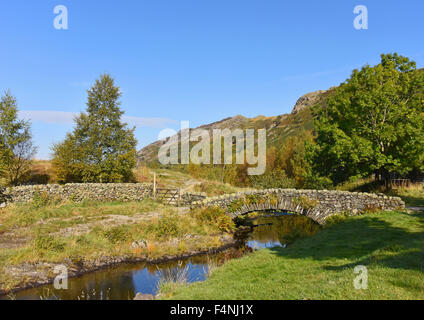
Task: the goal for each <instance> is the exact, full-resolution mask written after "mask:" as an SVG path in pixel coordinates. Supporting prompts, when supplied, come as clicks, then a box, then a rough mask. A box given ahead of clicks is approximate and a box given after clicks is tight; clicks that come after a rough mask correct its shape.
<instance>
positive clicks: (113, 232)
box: [102, 226, 130, 244]
mask: <svg viewBox="0 0 424 320" xmlns="http://www.w3.org/2000/svg"><path fill="white" fill-rule="evenodd" d="M102 235H103V237H105V238H106V239H107V240H108V241H110V242H111V243H113V244H117V243H119V242H124V241H127V240H128V239H129V236H130V234H129V230H128V227H127V226H119V227H113V228H110V229H107V230H103V231H102Z"/></svg>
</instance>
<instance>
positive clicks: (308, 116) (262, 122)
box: [137, 88, 333, 165]
mask: <svg viewBox="0 0 424 320" xmlns="http://www.w3.org/2000/svg"><path fill="white" fill-rule="evenodd" d="M332 90H333V88H331V89H329V90H327V91H321V90H320V91H316V92H311V93H308V94H305V95H304V96H302V97H300V98H299V100H298V101H297V103H296V104H295V106H294V108H293V111H292V112H291V113H290V114H282V115H279V116H274V117H265V116H257V117H255V118H246V117H244V116H242V115H237V116H234V117H230V118H226V119H223V120H221V121H217V122H213V123H210V124H206V125H202V126H200V127H198V128H195V129H206V130H209V131H210V132H211V136H212V130H213V129H236V128H239V129H264V128H265V129H266V130H267V144H268V145H269V146H276V147H278V146H281V145H282V144H283V143H284V141H285V140H286V139H287V138H288V137H291V136H296V135H298V134H299V133H300V132H302V131H304V130H306V131H312V130H313V127H314V124H313V115H312V111H311V108H312V107H313V106H317V105H320V106H325V105H326V100H327V96H328V95H329V94H330V93H331V92H332ZM191 130H194V129H191ZM178 135H180V132H179V133H178ZM166 141H167V140H160V141H156V142H154V143H152V144H150V145H148V146H146V147H144V148H143V149H141V150H140V151H139V152H138V153H137V158H138V162H139V164H147V165H149V164H153V163H155V162H157V155H158V151H159V149H160V147H161V146H162V145H163V144H164V143H166Z"/></svg>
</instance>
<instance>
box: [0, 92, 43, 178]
mask: <svg viewBox="0 0 424 320" xmlns="http://www.w3.org/2000/svg"><path fill="white" fill-rule="evenodd" d="M30 128H31V124H30V123H29V122H27V121H23V120H19V119H18V105H17V101H16V98H15V97H14V96H12V95H11V93H10V92H9V91H7V92H6V93H5V94H4V96H3V97H1V100H0V177H4V178H5V179H6V182H7V184H9V185H17V184H19V183H21V182H22V180H23V179H24V177H25V176H26V175H27V174H28V173H29V170H30V167H31V160H32V158H33V156H34V153H35V151H36V148H34V147H33V145H32V135H31V130H30Z"/></svg>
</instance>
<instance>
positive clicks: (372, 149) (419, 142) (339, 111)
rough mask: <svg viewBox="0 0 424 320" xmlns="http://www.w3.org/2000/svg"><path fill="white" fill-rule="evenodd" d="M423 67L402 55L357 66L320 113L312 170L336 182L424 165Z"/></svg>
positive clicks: (383, 177)
mask: <svg viewBox="0 0 424 320" xmlns="http://www.w3.org/2000/svg"><path fill="white" fill-rule="evenodd" d="M423 101H424V72H422V71H420V70H417V69H416V64H415V62H413V61H410V60H409V59H408V58H405V57H402V56H399V55H398V54H387V55H384V54H383V55H382V56H381V63H380V64H378V65H376V66H368V65H367V66H364V67H363V68H362V69H361V70H354V71H353V73H352V75H351V77H350V79H348V80H347V81H346V82H345V83H343V84H342V85H341V86H340V87H339V88H337V89H335V91H334V95H332V96H330V97H329V98H328V107H327V108H324V109H322V110H321V111H319V113H318V118H317V119H318V120H317V122H316V127H317V133H318V137H317V139H316V145H311V146H310V147H309V152H310V153H311V155H310V158H311V160H312V161H311V162H312V165H313V171H314V172H316V173H318V174H319V175H320V176H324V177H329V178H330V179H331V180H332V181H333V182H334V183H335V184H340V183H343V182H345V181H348V180H349V179H350V178H351V177H356V178H359V177H368V176H369V175H371V174H373V173H374V174H376V175H378V176H379V177H380V179H381V180H382V181H385V182H387V181H388V180H389V179H390V176H389V174H390V173H397V174H400V175H405V174H407V173H409V172H411V171H412V170H414V169H418V170H423V169H424V104H423Z"/></svg>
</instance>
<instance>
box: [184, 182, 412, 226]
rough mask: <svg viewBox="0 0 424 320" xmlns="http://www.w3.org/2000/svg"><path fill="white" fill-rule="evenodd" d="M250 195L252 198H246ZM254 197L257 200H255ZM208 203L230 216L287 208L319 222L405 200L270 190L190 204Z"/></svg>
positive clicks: (397, 204)
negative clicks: (225, 211) (338, 215)
mask: <svg viewBox="0 0 424 320" xmlns="http://www.w3.org/2000/svg"><path fill="white" fill-rule="evenodd" d="M249 196H253V197H250V198H251V199H250V200H249ZM255 198H257V199H258V200H257V203H255V200H254V199H255ZM252 199H253V200H252ZM252 201H253V202H252ZM208 206H218V207H221V208H224V209H226V210H227V212H228V213H229V214H231V215H232V216H237V215H242V214H246V213H248V212H252V211H263V210H288V211H294V212H298V213H300V214H304V215H307V216H309V217H310V218H312V219H314V220H315V221H317V222H318V223H324V221H325V219H327V218H328V217H329V216H331V215H334V214H338V213H343V212H346V213H349V214H353V215H355V214H357V213H359V212H362V211H373V210H396V209H403V208H405V203H404V202H403V201H402V200H401V199H400V198H397V197H388V196H386V195H384V194H368V193H354V192H347V191H328V190H319V191H318V190H294V189H269V190H259V191H248V192H243V193H236V194H230V195H224V196H220V197H214V198H207V199H204V200H202V201H197V202H194V203H193V204H192V207H208Z"/></svg>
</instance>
